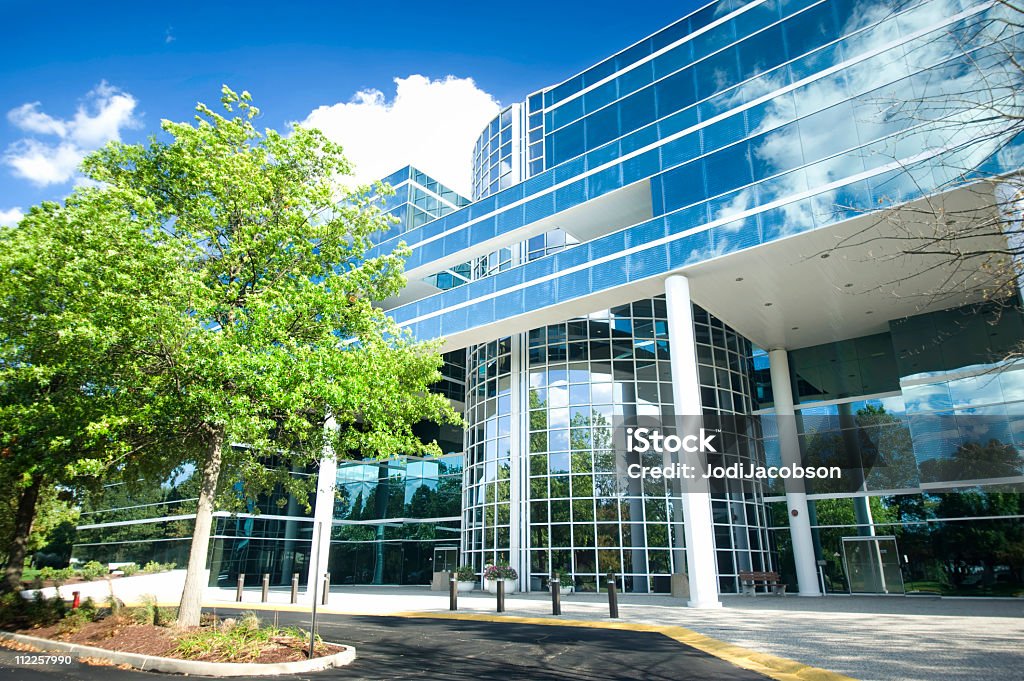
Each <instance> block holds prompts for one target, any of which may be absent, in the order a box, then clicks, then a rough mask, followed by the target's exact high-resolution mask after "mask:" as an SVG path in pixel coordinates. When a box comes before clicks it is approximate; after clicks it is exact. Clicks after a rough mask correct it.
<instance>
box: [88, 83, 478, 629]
mask: <svg viewBox="0 0 1024 681" xmlns="http://www.w3.org/2000/svg"><path fill="white" fill-rule="evenodd" d="M222 103H223V105H224V109H225V111H226V114H227V115H221V114H218V113H216V112H214V111H213V110H212V109H210V108H208V107H206V106H205V105H202V104H200V105H199V106H198V107H197V115H196V119H195V121H194V122H193V123H191V124H189V123H172V122H169V121H164V122H163V123H162V129H163V132H164V137H163V138H161V139H160V140H157V139H153V140H151V141H150V143H149V144H148V145H146V146H142V145H125V144H119V143H115V144H111V145H109V146H107V147H105V148H104V149H102V150H100V151H99V152H97V153H96V154H94V155H93V156H91V157H90V158H88V159H86V161H85V162H84V164H83V170H84V171H85V173H86V174H87V175H88V176H89V177H90V178H91V179H93V180H95V181H97V182H100V183H102V185H103V186H104V187H105V189H103V190H102V192H101V193H103V195H104V196H106V197H108V200H109V201H111V202H112V203H113V204H114V206H115V208H114V210H113V212H114V213H115V215H114V217H113V219H111V220H108V221H107V222H106V223H105V224H108V225H111V227H110V229H112V230H113V231H115V232H118V233H121V232H124V233H126V234H130V235H131V236H132V239H134V240H141V242H142V243H141V244H139V245H138V248H133V249H125V250H121V251H117V250H114V249H109V250H110V251H111V252H109V253H108V254H106V257H105V260H106V261H107V262H113V263H116V264H118V265H122V266H125V267H128V265H129V264H130V263H129V262H128V261H129V260H131V259H133V258H139V259H141V260H142V261H143V262H147V261H148V260H149V259H154V258H158V259H159V260H160V261H161V264H162V267H161V269H160V270H159V272H157V273H155V275H154V276H152V277H150V278H149V280H148V281H146V282H145V286H144V287H143V288H144V290H142V291H136V292H135V296H136V301H137V302H135V306H136V308H135V309H133V313H134V314H133V316H132V317H131V318H124V317H123V316H117V317H116V318H114V319H113V320H112V321H111V324H110V326H111V329H112V330H114V331H116V330H117V329H118V328H121V327H124V328H128V329H130V334H129V335H128V336H127V337H126V338H125V339H123V342H120V341H118V340H115V342H114V343H113V354H114V355H115V356H117V357H118V358H120V360H121V361H119V363H118V366H117V373H116V375H115V376H110V377H108V378H107V382H109V383H110V384H112V385H113V386H115V387H114V388H112V389H110V390H109V391H107V392H109V393H110V394H113V395H115V396H116V400H117V405H118V407H119V409H118V411H117V413H118V414H122V415H124V416H123V418H124V424H125V425H124V426H123V427H121V428H118V429H112V430H111V431H110V432H109V434H108V435H107V438H108V439H110V440H114V441H116V442H118V443H122V449H123V450H125V451H126V452H128V453H129V454H134V455H125V456H123V457H121V458H119V459H118V460H117V464H116V471H117V472H118V474H120V475H121V476H122V477H123V479H125V480H137V479H140V478H145V479H149V480H153V479H167V477H168V476H169V475H170V474H171V472H172V471H174V470H176V469H179V467H180V466H182V465H183V464H191V465H193V466H195V470H196V475H197V476H198V481H199V482H198V491H199V493H198V497H199V499H198V503H197V515H196V521H195V527H194V531H193V538H192V544H191V550H190V555H189V564H188V570H187V574H186V579H185V588H184V592H183V594H182V600H181V605H180V610H179V618H178V622H179V625H181V626H185V627H187V626H194V625H197V624H198V621H199V612H200V608H201V601H200V599H201V593H202V588H203V586H204V584H203V570H204V568H205V565H206V559H207V552H208V547H209V539H210V534H211V526H212V513H213V509H214V506H215V504H218V503H219V504H220V505H221V506H222V507H227V508H232V509H238V510H241V509H244V508H246V501H251V500H252V499H254V498H256V497H257V496H258V495H259V494H261V493H264V492H266V491H268V490H270V489H273V488H274V486H275V485H281V486H282V487H283V488H284V489H285V490H287V491H288V492H289V493H292V494H296V495H298V496H299V497H300V498H301V499H302V500H305V499H306V494H307V492H308V489H307V485H308V483H305V482H304V480H302V479H301V478H300V477H297V476H293V475H291V471H292V469H293V467H295V466H297V465H299V466H301V465H306V464H309V463H313V462H316V461H318V460H319V458H320V456H321V455H323V454H324V452H325V451H330V450H333V451H338V452H358V453H360V454H361V455H362V456H371V457H379V458H381V459H384V458H389V457H392V456H396V455H399V454H420V455H423V454H439V453H440V451H439V448H438V447H437V445H436V444H434V443H424V442H422V441H421V440H420V439H419V438H417V437H416V436H415V434H414V433H413V431H412V427H413V425H415V424H416V423H417V422H419V421H423V420H427V421H434V422H439V423H440V422H445V423H456V422H458V416H457V414H456V413H455V412H454V411H453V410H452V408H451V407H450V405H449V403H448V401H447V400H446V399H445V398H444V397H443V396H440V395H435V394H431V393H430V392H429V390H428V389H427V388H428V386H429V385H430V384H432V383H434V382H436V381H437V380H439V378H440V375H439V371H438V369H439V367H440V364H441V359H440V356H439V355H438V353H437V352H436V348H435V347H433V346H430V345H424V344H420V343H416V342H414V341H413V340H412V339H411V338H409V337H408V336H407V335H406V334H404V333H402V332H401V331H400V330H399V329H398V328H397V326H396V325H395V324H394V322H393V320H391V319H390V318H389V317H387V315H385V314H384V313H383V312H382V311H381V310H379V309H378V308H375V307H374V306H373V304H372V301H375V300H384V299H386V298H389V297H391V296H393V295H395V294H396V293H398V291H399V290H400V289H401V288H402V286H403V285H404V278H403V276H402V266H403V257H404V253H403V252H401V251H396V252H393V253H391V254H387V255H382V256H378V257H366V253H367V250H368V248H369V247H370V245H371V244H370V241H369V238H370V235H372V234H373V233H374V232H377V231H379V230H381V229H383V228H385V227H387V225H388V224H389V223H388V218H387V217H386V216H384V215H382V214H381V212H380V210H379V208H378V207H377V206H376V204H375V201H376V199H374V198H373V197H372V196H371V195H370V193H369V192H367V191H356V192H352V191H348V190H345V189H344V188H343V187H342V186H341V185H340V183H339V181H338V178H339V177H340V176H343V175H345V174H346V173H348V172H349V165H348V163H347V161H346V160H345V159H344V157H343V156H342V153H341V149H340V147H338V146H337V145H334V144H332V143H331V142H329V141H328V140H327V139H326V138H325V137H324V136H323V135H322V134H321V133H320V132H319V131H316V130H309V129H303V128H298V127H296V128H294V129H293V130H291V131H290V133H289V134H287V135H284V134H281V133H279V132H276V131H273V130H266V131H263V132H261V131H259V130H257V128H256V127H255V125H254V120H255V118H256V117H257V116H258V114H259V111H258V109H257V108H256V107H254V106H253V105H252V104H251V101H250V97H249V95H248V94H247V93H244V92H243V93H241V94H236V93H234V92H232V91H231V90H230V89H228V88H226V87H225V88H224V90H223V97H222ZM383 191H385V190H384V188H378V191H377V194H378V195H379V194H380V193H382V192H383ZM129 271H130V268H129ZM97 285H98V286H99V285H100V283H97ZM101 288H102V287H101ZM115 298H116V296H115ZM109 330H110V329H103V331H104V332H107V331H109ZM125 443H127V444H125ZM110 470H114V469H110ZM224 481H231V482H232V483H236V482H239V481H240V482H239V484H226V483H225V482H224Z"/></svg>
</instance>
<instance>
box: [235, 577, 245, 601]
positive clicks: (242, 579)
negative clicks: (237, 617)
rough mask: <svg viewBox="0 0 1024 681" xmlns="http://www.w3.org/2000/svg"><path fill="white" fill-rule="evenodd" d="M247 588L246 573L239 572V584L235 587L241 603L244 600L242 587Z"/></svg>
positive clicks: (237, 597) (237, 598) (236, 597)
mask: <svg viewBox="0 0 1024 681" xmlns="http://www.w3.org/2000/svg"><path fill="white" fill-rule="evenodd" d="M244 588H245V573H244V572H239V573H238V586H236V587H235V600H236V601H238V602H239V603H241V602H242V589H244Z"/></svg>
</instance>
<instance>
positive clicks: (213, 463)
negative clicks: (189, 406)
mask: <svg viewBox="0 0 1024 681" xmlns="http://www.w3.org/2000/svg"><path fill="white" fill-rule="evenodd" d="M223 446H224V430H223V429H222V428H220V427H218V428H216V429H215V430H214V431H213V433H212V435H211V437H210V450H209V452H208V453H207V455H206V461H205V462H204V463H203V470H202V475H203V480H202V484H201V486H200V488H199V505H198V507H197V508H196V526H195V530H194V531H193V533H192V548H191V549H190V550H189V554H188V569H187V570H186V571H185V588H184V589H183V590H182V592H181V603H180V604H179V606H178V626H179V627H198V626H199V614H200V612H202V608H203V591H204V589H205V588H206V556H207V553H208V552H209V549H210V532H211V530H212V529H213V501H214V497H215V495H216V493H217V481H218V480H219V479H220V466H221V456H222V455H221V448H222V447H223Z"/></svg>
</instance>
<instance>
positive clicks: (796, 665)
mask: <svg viewBox="0 0 1024 681" xmlns="http://www.w3.org/2000/svg"><path fill="white" fill-rule="evenodd" d="M385 616H386V615H385ZM391 617H408V618H431V619H452V620H470V621H477V622H516V623H519V624H540V625H546V626H556V627H588V628H591V629H620V630H626V631H646V632H651V633H657V634H661V635H663V636H667V637H668V638H670V639H672V640H674V641H679V642H680V643H683V644H685V645H688V646H690V647H692V648H696V649H697V650H700V651H703V652H705V653H707V654H709V655H712V656H714V657H717V658H719V659H720V660H724V661H726V662H728V663H730V664H733V665H735V666H737V667H741V668H743V669H749V670H750V671H753V672H758V673H759V674H764V675H765V676H767V677H769V678H772V679H775V680H776V681H856V680H855V679H853V678H852V677H849V676H845V675H843V674H839V673H836V672H831V671H828V670H827V669H820V668H818V667H812V666H810V665H806V664H803V663H802V662H797V661H795V660H787V659H786V658H784V657H777V656H775V655H769V654H768V653H762V652H758V651H756V650H749V649H747V648H743V647H741V646H737V645H733V644H732V643H726V642H725V641H719V640H718V639H715V638H711V637H710V636H705V635H704V634H698V633H697V632H695V631H692V630H690V629H684V628H683V627H676V626H662V625H657V624H639V623H633V622H601V621H594V620H561V619H559V620H555V619H550V618H547V617H517V616H513V615H509V616H503V615H484V614H475V613H474V614H470V613H466V614H455V613H450V612H441V613H437V612H398V613H394V614H392V615H391Z"/></svg>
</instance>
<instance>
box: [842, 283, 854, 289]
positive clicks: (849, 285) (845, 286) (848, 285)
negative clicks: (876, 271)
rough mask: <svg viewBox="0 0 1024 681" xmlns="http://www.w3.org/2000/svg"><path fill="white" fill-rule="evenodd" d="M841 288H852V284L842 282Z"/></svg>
mask: <svg viewBox="0 0 1024 681" xmlns="http://www.w3.org/2000/svg"><path fill="white" fill-rule="evenodd" d="M843 288H853V284H843Z"/></svg>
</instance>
